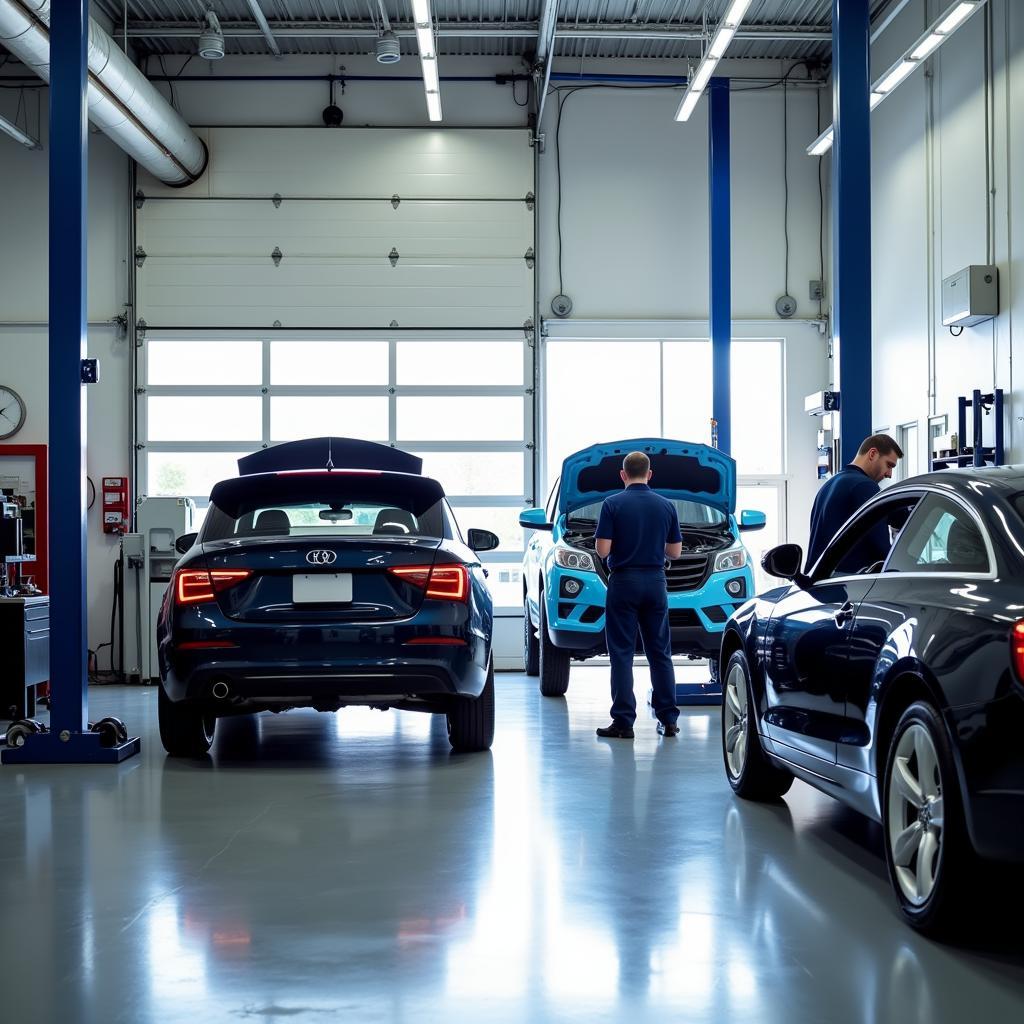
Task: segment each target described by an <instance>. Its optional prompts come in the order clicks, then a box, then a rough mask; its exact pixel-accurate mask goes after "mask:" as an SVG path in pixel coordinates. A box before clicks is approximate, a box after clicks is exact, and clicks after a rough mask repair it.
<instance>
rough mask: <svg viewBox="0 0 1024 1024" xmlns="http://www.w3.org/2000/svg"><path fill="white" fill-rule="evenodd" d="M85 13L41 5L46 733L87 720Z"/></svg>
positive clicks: (70, 6) (78, 0)
mask: <svg viewBox="0 0 1024 1024" xmlns="http://www.w3.org/2000/svg"><path fill="white" fill-rule="evenodd" d="M88 39H89V5H88V2H87V0H62V2H61V3H56V4H51V5H50V69H51V72H50V75H51V77H50V142H49V145H50V452H49V455H50V508H51V509H52V512H51V515H50V520H51V528H50V566H51V569H50V679H51V684H50V685H51V688H52V696H53V700H52V710H51V713H50V723H51V731H52V732H55V733H58V734H59V733H60V732H61V730H63V729H67V730H69V731H70V732H72V733H75V732H81V731H82V730H83V729H84V728H85V724H86V718H87V703H88V695H87V685H88V676H87V665H86V659H87V657H88V655H87V649H88V646H89V642H88V632H87V625H86V600H85V576H86V556H85V528H86V527H85V506H86V502H85V438H86V433H85V389H84V388H83V386H82V371H81V365H82V359H83V358H84V357H85V354H86V287H85V274H86V244H87V236H86V212H87V211H86V185H87V181H86V179H87V170H88V162H87V161H88V118H87V109H88V108H87V105H86V89H87V81H88V80H87V67H88V64H87V59H86V54H87V47H88Z"/></svg>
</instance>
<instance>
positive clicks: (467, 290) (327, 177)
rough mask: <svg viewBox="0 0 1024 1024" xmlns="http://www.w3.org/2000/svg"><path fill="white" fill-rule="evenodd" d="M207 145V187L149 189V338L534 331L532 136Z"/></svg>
mask: <svg viewBox="0 0 1024 1024" xmlns="http://www.w3.org/2000/svg"><path fill="white" fill-rule="evenodd" d="M204 134H205V136H206V142H207V145H208V147H209V151H210V166H209V169H208V172H207V173H206V174H205V175H204V176H203V178H202V179H201V181H200V182H198V183H197V184H196V185H193V186H191V187H189V188H188V189H183V190H175V189H169V188H166V187H164V186H161V185H159V183H156V182H154V181H152V180H149V181H143V182H142V183H141V186H140V190H141V193H142V194H141V195H139V196H137V200H136V201H137V204H141V205H140V206H139V210H138V217H137V225H138V229H137V250H136V264H137V267H138V271H137V288H138V291H137V297H138V309H139V315H140V316H141V317H142V318H143V319H144V320H145V321H146V323H147V324H148V325H149V326H151V327H153V328H156V329H159V328H165V327H218V328H230V327H249V328H275V327H279V328H284V329H289V328H291V329H294V328H316V329H330V328H367V329H380V328H389V327H392V328H393V327H398V328H401V329H415V328H460V329H471V328H519V329H521V328H522V325H523V324H524V322H525V321H526V320H527V319H528V318H529V317H530V315H531V309H532V304H533V269H532V268H533V248H534V238H533V223H534V221H533V159H532V150H531V149H530V147H529V145H528V144H527V134H526V132H524V131H520V130H515V131H510V130H489V131H430V130H422V129H415V130H414V129H410V130H395V129H380V130H377V129H346V130H329V129H319V130H317V129H294V128H280V129H252V128H216V129H207V130H206V131H205V133H204Z"/></svg>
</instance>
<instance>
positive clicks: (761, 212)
mask: <svg viewBox="0 0 1024 1024" xmlns="http://www.w3.org/2000/svg"><path fill="white" fill-rule="evenodd" d="M342 62H343V63H344V64H345V65H346V70H347V71H348V73H349V74H380V73H381V68H380V66H379V65H377V64H376V63H375V62H373V61H372V60H367V59H359V58H342ZM180 63H181V61H180V59H179V58H170V59H168V60H167V67H168V70H169V71H171V72H172V73H173V72H174V71H176V70H177V68H178V67H179V66H180ZM155 67H156V65H154V69H155ZM338 67H339V61H338V60H337V59H333V60H332V59H331V58H330V57H310V58H300V57H289V58H285V59H284V60H282V61H273V60H270V59H263V58H237V59H230V58H229V59H226V60H224V61H222V62H220V64H219V65H218V66H216V67H212V66H209V65H206V63H205V62H202V61H198V60H194V61H192V63H191V64H190V66H189V69H188V71H187V72H186V73H187V74H191V73H195V72H198V73H205V72H206V70H207V69H208V68H209V70H210V71H211V72H212V73H215V74H220V75H223V74H231V73H236V74H253V73H267V74H283V75H288V74H314V75H317V74H326V73H328V72H331V71H334V72H337V71H338ZM782 67H783V66H782V65H780V64H778V63H772V62H758V64H757V65H756V73H757V74H758V75H761V76H765V77H771V76H774V75H777V74H779V73H780V72H781V70H782ZM558 69H560V68H558ZM522 70H523V68H522V66H521V64H520V62H519V61H518V60H515V59H512V58H508V59H489V60H480V59H469V58H467V59H462V60H455V59H447V60H446V61H445V63H444V67H443V68H442V73H443V74H445V75H481V74H487V75H493V74H495V73H509V72H515V71H522ZM565 70H569V71H573V72H578V71H580V70H581V68H580V65H579V62H578V61H576V62H573V63H572V66H571V67H570V66H568V65H566V67H565ZM583 70H585V71H605V72H609V71H610V72H615V73H622V72H624V71H627V70H628V71H634V72H636V73H641V74H645V75H646V74H679V73H681V72H682V70H683V69H682V68H681V66H680V65H679V64H678V63H671V62H658V63H651V62H635V63H634V64H633V66H632V67H627V66H626V65H624V63H623V62H593V63H589V62H588V63H587V65H586V66H585V67H584V68H583ZM729 70H730V69H729V68H728V67H727V68H725V71H726V73H728V71H729ZM385 73H387V72H385ZM415 73H416V67H415V63H414V62H412V61H403V62H402V63H401V64H400V65H399V66H398V68H396V69H395V70H394V74H407V75H408V74H415ZM745 73H749V71H745ZM175 94H176V99H177V102H178V104H179V106H180V108H181V109H182V112H183V114H184V116H185V117H186V119H188V120H189V121H190V122H191V123H193V124H196V125H200V124H203V125H217V124H253V125H271V124H281V125H318V124H320V123H321V121H320V111H321V110H322V108H323V107H324V106H325V105H326V104H327V101H328V97H327V89H326V86H325V83H323V82H298V83H296V82H289V83H277V84H275V83H267V84H263V83H221V84H209V83H206V82H201V83H191V82H178V83H176V85H175ZM523 94H524V87H523V84H522V83H521V84H520V86H519V93H518V98H519V99H520V100H522V98H523ZM10 95H11V96H16V95H17V94H16V93H11V94H10ZM45 95H46V94H45V93H43V96H44V97H45ZM9 98H10V97H9V96H5V97H3V98H2V101H3V102H9ZM337 102H338V103H339V105H340V106H341V107H342V109H343V110H344V111H345V124H346V125H360V126H361V125H372V126H380V127H386V126H396V125H421V124H424V123H425V121H426V119H425V110H424V104H423V93H422V87H421V86H420V84H419V83H418V82H399V81H395V82H365V83H364V82H353V83H350V84H349V85H348V86H347V87H346V90H345V93H344V95H342V93H341V89H340V88H338V89H337ZM443 102H444V111H445V123H446V124H447V125H451V126H476V127H479V126H502V125H523V124H525V115H526V111H525V110H524V109H522V108H520V107H517V106H516V105H515V104H514V103H513V101H512V94H511V90H510V89H509V88H508V87H501V86H497V85H494V84H492V83H490V82H482V83H469V84H460V83H454V82H452V83H447V84H445V85H444V86H443ZM567 102H568V106H567V107H566V108H565V113H564V118H565V120H564V124H563V129H562V180H563V238H564V240H565V243H566V244H565V250H564V253H563V267H564V278H565V289H566V290H567V291H568V292H569V294H570V295H571V296H572V297H573V299H574V302H575V303H576V309H575V311H574V315H575V316H578V317H605V318H614V319H652V318H661V319H665V318H671V319H675V318H688V319H704V318H706V317H707V246H708V218H707V141H706V138H707V127H706V114H705V109H704V105H702V106H701V108H700V109H699V110H698V112H697V114H696V115H695V117H694V119H693V121H692V123H691V124H688V125H685V126H680V125H677V124H675V122H674V121H673V120H672V114H673V112H674V110H675V107H676V105H677V103H678V94H677V93H672V92H668V91H660V90H659V91H647V90H644V91H643V92H640V93H636V94H627V93H625V92H623V91H609V90H600V91H593V92H588V93H586V94H579V95H576V96H575V97H574V98H573V99H571V100H568V101H567ZM44 103H45V99H44ZM556 106H557V105H556V104H555V103H553V102H552V103H549V105H548V112H547V113H546V114H545V124H544V128H545V129H546V131H547V139H548V146H547V149H546V152H545V153H544V155H543V156H541V157H540V158H539V180H538V186H539V189H538V195H539V208H538V213H539V218H540V231H539V235H538V248H539V261H538V274H539V293H540V302H541V312H542V315H549V314H548V307H549V303H550V300H551V297H552V296H553V295H554V294H555V292H556V291H557V270H556V266H555V253H556V249H555V244H554V238H555V225H554V196H555V192H554V173H555V166H554V164H555V160H554V154H555V147H554V116H555V112H556ZM824 106H825V107H826V108H827V106H828V104H827V102H826V103H825V104H824ZM42 119H43V122H44V135H45V120H46V114H45V107H44V110H43V118H42ZM732 125H733V131H732V145H733V149H732V155H733V175H732V186H733V267H734V270H733V308H734V314H735V316H736V317H737V318H738V319H745V320H760V321H767V322H768V324H769V325H770V326H771V325H772V324H773V323H778V322H777V321H775V318H774V302H775V299H776V298H777V297H778V296H779V295H780V294H781V293H782V291H783V276H784V272H783V252H784V249H783V219H782V205H783V181H782V159H783V151H782V141H781V135H782V95H781V92H779V91H778V90H767V91H751V92H748V93H745V94H741V93H734V94H733V96H732ZM789 129H790V238H791V268H790V291H791V292H792V294H793V295H794V296H796V298H797V299H798V301H799V309H798V313H797V316H798V317H811V316H816V315H817V312H818V310H817V304H813V305H812V304H811V303H810V302H809V301H808V298H807V282H808V281H809V280H810V279H812V278H817V277H818V276H819V269H818V192H817V180H816V176H815V175H816V162H815V161H812V160H808V159H807V158H806V157H804V156H803V149H804V146H805V145H806V143H807V141H808V140H809V139H811V138H813V137H814V136H815V135H816V134H817V128H816V115H815V98H814V95H813V93H811V92H810V91H802V90H796V89H794V90H791V92H790V114H789ZM44 142H45V138H44ZM46 158H47V153H46V151H45V150H44V151H43V152H41V153H33V152H28V151H26V150H24V149H22V148H21V147H19V146H17V145H16V144H15V143H13V142H10V141H9V140H7V139H6V138H3V137H0V195H2V196H3V197H4V205H5V220H4V227H5V230H4V232H3V234H2V235H0V268H2V270H3V273H2V275H0V320H3V321H36V322H44V321H45V319H46V316H47V307H46V269H47V240H46V233H45V227H44V225H45V223H46V189H47V180H46V178H47V163H46ZM89 195H90V200H89V202H90V230H89V318H90V320H94V321H100V320H106V319H108V318H110V317H112V316H114V315H116V314H118V313H120V312H121V311H122V308H123V303H124V302H125V299H126V294H127V285H126V275H125V270H124V259H125V250H126V237H127V226H128V218H129V216H130V214H131V204H130V199H129V184H128V163H127V159H126V158H125V157H124V156H123V154H121V152H120V151H119V150H117V149H116V148H115V147H114V146H113V145H112V144H110V143H109V142H108V141H107V140H106V139H105V137H103V136H101V135H91V136H90V177H89ZM783 334H786V336H792V337H799V338H800V339H801V340H800V342H799V347H798V348H796V349H793V350H791V354H790V357H789V360H790V363H791V365H793V366H794V367H798V368H799V370H800V375H799V376H798V377H793V378H791V379H790V381H789V388H790V396H789V397H790V402H789V405H790V409H791V414H792V415H793V416H794V417H796V416H798V412H799V403H800V401H801V399H802V395H803V394H804V393H805V392H806V391H810V390H815V389H816V388H818V387H821V386H824V384H825V377H826V370H825V366H824V355H823V350H822V349H821V348H819V347H818V346H819V344H822V345H823V343H821V342H820V339H818V336H817V334H816V332H814V330H813V329H812V328H808V327H806V326H802V325H799V324H796V323H793V324H790V325H787V327H786V330H785V331H783V330H782V329H781V328H780V329H772V330H767V331H766V333H765V334H764V336H781V335H783ZM90 351H91V354H93V355H98V356H100V358H101V360H102V364H103V377H102V382H101V384H100V385H98V386H97V387H95V388H92V389H91V390H90V392H89V410H90V411H89V452H88V465H89V472H90V475H91V476H92V477H93V479H94V480H98V479H99V477H100V476H101V475H103V474H111V473H115V472H117V473H120V472H124V471H125V470H126V468H127V462H128V451H127V437H128V430H129V426H128V424H129V412H128V409H129V390H130V382H129V380H128V360H127V348H126V343H125V342H123V341H118V340H117V337H116V333H115V332H114V331H112V330H110V329H109V328H103V327H101V328H94V329H92V330H90ZM0 364H2V373H0V379H3V380H5V381H6V382H9V383H11V384H12V385H13V386H14V387H15V388H16V389H17V390H19V391H20V392H21V393H22V394H23V395H24V396H25V397H26V399H27V400H28V402H29V407H30V408H29V417H30V418H29V422H28V424H27V425H26V428H25V430H24V431H22V433H21V434H19V435H18V437H17V439H16V440H18V441H24V442H33V441H35V442H42V441H45V440H46V439H47V424H46V384H45V381H46V336H45V332H44V331H43V330H42V329H41V328H38V327H37V328H10V327H8V328H0ZM798 422H799V426H798V428H797V429H798V430H799V431H800V440H799V443H798V444H796V445H795V446H794V447H795V450H794V451H793V452H792V454H791V465H790V470H791V473H792V472H793V471H794V470H795V469H796V468H797V464H798V462H799V459H800V458H801V457H802V458H804V459H805V460H806V466H807V469H806V472H802V471H798V475H800V480H801V481H802V482H801V484H800V485H799V486H798V487H797V488H796V490H795V491H794V490H792V489H791V493H790V513H789V518H790V529H791V532H797V531H798V530H799V524H800V523H802V522H803V519H804V518H805V517H806V506H809V503H810V497H811V496H812V494H813V487H814V483H813V464H814V452H813V422H810V421H807V422H805V421H804V420H802V419H801V420H799V421H798ZM808 438H809V440H808ZM805 444H807V446H808V450H807V451H806V452H803V448H804V445H805ZM93 516H95V511H94V513H93ZM797 535H799V534H798V533H797ZM115 553H116V543H115V542H114V541H112V540H110V539H108V538H106V537H104V536H103V535H102V534H101V533H100V532H99V525H98V523H97V522H96V521H95V519H91V520H90V530H89V558H90V573H89V576H90V579H89V611H90V644H91V645H92V646H93V647H95V646H96V645H97V644H98V643H100V642H102V641H104V640H106V638H107V632H108V630H109V609H110V597H111V590H110V583H109V578H110V575H111V567H112V564H113V560H114V557H115ZM513 624H514V623H513ZM510 629H511V626H510ZM517 629H518V627H516V630H514V631H513V632H516V634H517ZM507 641H508V643H509V644H517V643H518V639H517V636H516V637H513V636H512V633H509V636H508V638H507Z"/></svg>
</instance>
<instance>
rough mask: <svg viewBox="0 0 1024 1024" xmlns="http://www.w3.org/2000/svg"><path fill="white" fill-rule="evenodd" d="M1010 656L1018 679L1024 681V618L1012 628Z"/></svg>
mask: <svg viewBox="0 0 1024 1024" xmlns="http://www.w3.org/2000/svg"><path fill="white" fill-rule="evenodd" d="M1010 657H1011V659H1012V661H1013V667H1014V669H1016V672H1017V681H1018V682H1020V683H1024V619H1018V620H1017V621H1016V622H1015V623H1014V624H1013V629H1011V630H1010Z"/></svg>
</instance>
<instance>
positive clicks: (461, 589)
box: [388, 565, 469, 602]
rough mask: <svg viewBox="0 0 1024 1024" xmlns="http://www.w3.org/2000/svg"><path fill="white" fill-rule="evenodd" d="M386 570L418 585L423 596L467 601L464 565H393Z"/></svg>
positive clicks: (415, 585) (467, 590) (442, 599)
mask: <svg viewBox="0 0 1024 1024" xmlns="http://www.w3.org/2000/svg"><path fill="white" fill-rule="evenodd" d="M388 572H390V573H393V574H394V575H395V576H397V577H398V578H399V579H401V580H404V581H405V582H406V583H411V584H412V585H413V586H414V587H419V588H420V589H421V590H422V591H423V596H424V597H431V598H434V599H435V600H437V601H463V602H468V601H469V572H468V570H467V569H466V567H465V566H464V565H435V566H433V567H430V566H427V565H393V566H391V567H390V568H389V569H388Z"/></svg>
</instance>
